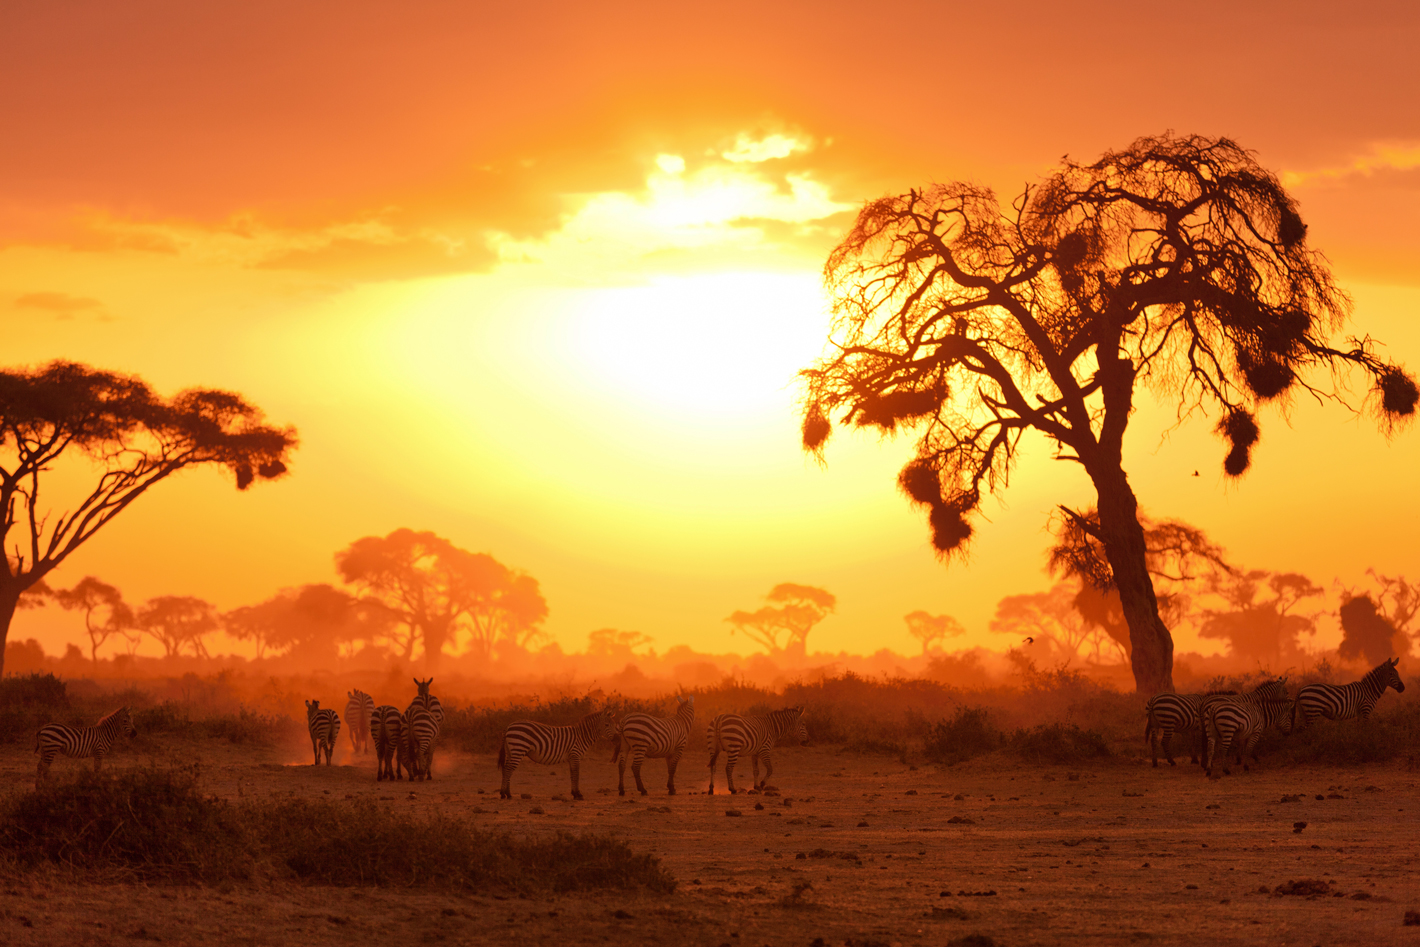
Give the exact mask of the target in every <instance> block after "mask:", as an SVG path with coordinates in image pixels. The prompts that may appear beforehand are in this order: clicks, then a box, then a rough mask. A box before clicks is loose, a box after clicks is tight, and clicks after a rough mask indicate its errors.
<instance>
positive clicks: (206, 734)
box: [133, 700, 306, 746]
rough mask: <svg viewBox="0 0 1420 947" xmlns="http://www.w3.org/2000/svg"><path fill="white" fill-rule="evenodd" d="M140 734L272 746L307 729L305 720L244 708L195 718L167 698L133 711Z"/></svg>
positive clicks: (134, 722)
mask: <svg viewBox="0 0 1420 947" xmlns="http://www.w3.org/2000/svg"><path fill="white" fill-rule="evenodd" d="M133 726H134V728H135V729H137V731H138V732H139V733H140V734H145V735H146V734H154V733H162V734H167V735H169V736H178V737H184V738H187V739H195V740H224V741H226V742H228V743H236V744H239V745H247V746H250V745H259V746H273V745H275V744H276V743H278V742H281V741H283V740H288V739H290V738H292V737H295V736H299V735H301V734H303V733H305V732H306V726H305V722H304V721H301V722H300V723H297V722H296V721H295V720H293V719H291V718H290V717H273V716H271V715H269V714H260V713H256V712H255V711H252V710H249V709H247V708H246V707H242V708H241V709H240V710H238V711H237V712H236V713H227V714H209V715H207V716H202V717H193V716H192V714H191V713H189V711H188V709H187V708H186V707H184V706H183V705H182V704H179V703H177V702H176V701H171V700H165V701H163V702H162V703H161V704H156V705H154V706H152V707H144V708H141V709H136V710H134V712H133Z"/></svg>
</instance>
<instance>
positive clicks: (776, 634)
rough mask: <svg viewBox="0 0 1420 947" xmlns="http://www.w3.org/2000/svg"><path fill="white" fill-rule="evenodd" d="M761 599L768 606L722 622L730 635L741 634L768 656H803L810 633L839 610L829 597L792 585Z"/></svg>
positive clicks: (809, 587) (781, 586) (778, 587)
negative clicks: (788, 654)
mask: <svg viewBox="0 0 1420 947" xmlns="http://www.w3.org/2000/svg"><path fill="white" fill-rule="evenodd" d="M764 598H765V601H767V602H770V603H771V604H769V605H765V606H763V607H761V608H759V609H757V610H755V611H753V612H746V611H736V612H734V613H733V614H731V615H730V616H729V617H728V618H726V619H725V621H727V622H729V623H730V624H731V625H732V626H733V627H732V628H731V629H730V634H735V633H736V632H740V633H742V634H744V636H745V637H747V638H749V639H750V640H751V641H754V642H755V643H757V644H759V645H761V646H763V647H764V648H765V649H766V650H767V651H769V653H770V654H774V653H776V652H778V651H787V652H792V653H794V654H797V655H803V654H805V653H806V652H807V650H808V640H809V632H811V631H813V629H814V626H815V625H817V624H818V623H819V622H821V621H823V620H824V619H825V618H827V617H828V616H829V615H831V614H833V610H834V609H835V608H837V607H838V600H837V599H836V598H834V597H833V595H832V593H830V592H828V591H826V590H824V589H820V588H817V587H815V586H812V585H796V584H794V583H793V582H781V583H779V584H778V585H776V586H774V588H772V589H770V590H769V594H768V595H766V596H765V597H764ZM781 638H782V639H783V644H782V645H781V644H780V640H781Z"/></svg>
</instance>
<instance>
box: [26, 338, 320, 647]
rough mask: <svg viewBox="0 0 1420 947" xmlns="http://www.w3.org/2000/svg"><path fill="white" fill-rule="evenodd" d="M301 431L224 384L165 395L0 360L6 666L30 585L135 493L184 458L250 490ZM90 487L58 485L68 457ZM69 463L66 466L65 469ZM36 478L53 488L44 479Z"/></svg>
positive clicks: (108, 375)
mask: <svg viewBox="0 0 1420 947" xmlns="http://www.w3.org/2000/svg"><path fill="white" fill-rule="evenodd" d="M295 446H296V434H295V431H294V430H293V429H291V428H289V427H285V428H279V427H273V426H271V425H268V424H266V423H265V421H264V418H263V416H262V413H261V411H259V410H258V409H257V408H255V407H253V406H252V405H250V404H248V403H247V402H246V401H245V400H243V399H242V397H241V396H240V395H236V394H233V393H231V392H227V391H215V390H210V389H198V388H194V389H190V390H187V391H183V392H179V393H178V394H177V395H174V396H173V397H172V398H170V399H164V398H162V397H159V396H158V395H157V394H155V393H154V392H153V390H152V389H150V388H149V387H148V385H147V384H145V383H144V382H143V381H142V380H141V379H139V378H135V377H133V376H131V375H120V374H116V373H114V372H106V371H100V370H98V369H94V368H90V367H89V366H87V365H80V364H77V363H74V362H51V363H50V364H48V365H44V366H42V367H39V368H29V369H12V370H8V371H0V515H3V520H0V543H3V545H4V547H5V555H4V557H3V559H4V570H3V572H0V673H3V671H4V645H5V639H6V638H7V637H8V636H9V633H10V622H11V620H12V619H13V618H14V615H15V609H16V607H17V605H18V604H19V602H20V597H21V595H23V594H24V592H25V591H26V590H27V589H29V588H31V587H33V586H35V585H36V583H39V582H41V581H43V580H44V577H45V576H47V575H48V574H49V573H51V572H53V571H54V570H55V569H56V568H58V566H59V564H60V563H62V562H63V561H64V560H65V559H66V558H68V557H69V555H70V554H71V553H73V552H74V551H75V550H76V549H78V548H79V547H80V546H82V545H83V544H84V543H86V542H88V541H89V540H90V539H91V538H93V536H94V534H95V533H97V532H98V531H99V530H100V529H102V528H103V527H104V525H105V524H107V523H109V522H110V521H111V520H112V519H113V518H114V517H115V516H117V515H118V514H119V513H122V512H123V511H124V510H126V509H127V508H128V506H129V504H131V503H133V501H135V500H137V499H138V498H139V497H140V496H142V495H143V494H144V493H147V492H148V490H150V489H151V488H152V487H153V486H155V485H156V484H158V483H159V482H160V481H162V480H166V479H167V478H168V477H170V476H172V475H173V474H175V473H177V472H178V471H180V470H185V469H187V468H189V467H197V466H203V465H213V466H218V467H225V468H227V469H228V470H230V471H231V472H232V473H233V475H234V476H235V477H236V482H237V489H238V490H245V489H246V488H247V487H249V486H251V484H252V483H253V482H254V481H255V480H257V479H265V480H271V479H275V478H276V477H279V476H281V475H282V474H284V473H285V472H286V462H287V461H288V460H289V459H290V453H291V451H292V450H294V449H295ZM74 467H80V468H87V469H88V470H89V471H91V472H92V476H91V479H89V480H88V481H87V482H88V483H89V484H92V486H91V487H89V488H87V490H86V492H85V491H81V492H80V493H79V494H78V495H77V496H69V497H68V498H66V497H65V495H64V491H63V490H57V491H55V493H56V494H58V496H59V497H60V499H59V500H58V502H56V501H55V500H54V499H53V498H52V497H51V488H53V487H54V486H55V483H56V481H58V482H60V483H72V482H73V479H72V478H70V477H69V476H68V474H69V473H70V472H71V471H72V468H74ZM66 468H69V469H68V470H66ZM41 488H46V489H44V490H43V491H42V489H41Z"/></svg>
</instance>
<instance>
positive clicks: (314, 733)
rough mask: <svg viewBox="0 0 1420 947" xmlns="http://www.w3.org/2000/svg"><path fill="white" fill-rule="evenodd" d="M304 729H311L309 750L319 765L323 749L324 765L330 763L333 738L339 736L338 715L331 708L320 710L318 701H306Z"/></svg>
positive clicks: (333, 746)
mask: <svg viewBox="0 0 1420 947" xmlns="http://www.w3.org/2000/svg"><path fill="white" fill-rule="evenodd" d="M306 729H307V730H309V731H311V750H312V751H314V753H315V756H316V761H315V762H314V763H312V764H311V765H312V766H319V765H320V751H321V750H322V749H324V750H325V765H326V766H329V765H330V755H331V754H332V753H334V752H335V738H336V737H338V736H340V715H339V714H337V713H336V712H335V711H333V710H321V709H320V701H318V700H308V701H306Z"/></svg>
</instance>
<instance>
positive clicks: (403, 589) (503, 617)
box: [335, 529, 547, 669]
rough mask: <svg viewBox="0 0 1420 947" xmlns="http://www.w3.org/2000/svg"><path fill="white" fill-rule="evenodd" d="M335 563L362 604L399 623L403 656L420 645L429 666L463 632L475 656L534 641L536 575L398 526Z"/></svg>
mask: <svg viewBox="0 0 1420 947" xmlns="http://www.w3.org/2000/svg"><path fill="white" fill-rule="evenodd" d="M335 564H336V568H337V569H338V571H339V572H340V576H341V578H342V579H344V580H345V581H346V582H348V583H349V584H351V585H354V586H355V587H356V588H358V589H359V590H360V591H361V593H362V598H363V599H364V600H365V601H368V602H372V603H375V604H378V605H380V606H382V607H384V608H385V609H386V610H387V611H388V612H389V613H390V614H391V615H393V616H395V618H396V619H397V621H398V623H399V624H400V625H402V626H403V628H404V634H403V635H402V636H400V637H399V639H397V640H399V643H400V644H401V645H402V649H403V657H404V658H405V659H406V660H408V659H410V658H412V657H413V655H414V648H415V645H416V644H422V645H423V647H424V660H425V663H426V665H428V667H430V668H431V669H432V668H434V667H436V666H437V664H438V661H439V658H440V656H441V655H442V654H443V651H444V648H445V646H446V645H448V644H451V643H455V642H456V641H457V636H458V635H459V633H460V632H461V631H463V632H466V633H467V637H468V641H469V647H470V649H471V650H472V651H473V652H474V653H476V654H478V655H480V656H481V657H484V658H490V657H492V655H493V652H494V650H495V648H496V647H498V646H500V645H505V646H508V647H525V646H526V645H527V643H528V642H529V641H531V640H536V637H537V636H538V635H539V634H540V633H541V628H540V625H541V623H542V621H543V620H544V619H545V618H546V617H547V602H546V601H545V600H544V599H543V597H542V592H541V590H540V588H539V587H538V583H537V580H536V579H533V578H532V577H530V576H527V575H524V574H522V573H520V572H515V571H514V570H512V569H509V568H508V567H507V566H505V565H503V564H502V563H500V562H499V561H498V560H496V559H494V558H493V557H492V556H489V555H486V554H484V553H471V552H468V551H467V550H465V549H460V548H459V547H457V546H455V545H454V544H453V543H451V542H449V541H448V540H447V539H444V538H443V537H441V536H436V535H435V534H433V533H430V532H415V531H414V530H411V529H397V530H395V531H394V532H392V533H390V534H389V535H388V536H366V537H364V538H363V539H357V540H356V541H355V542H353V543H351V544H350V546H349V548H347V549H345V550H344V551H343V552H340V553H338V554H337V555H336V557H335Z"/></svg>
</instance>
